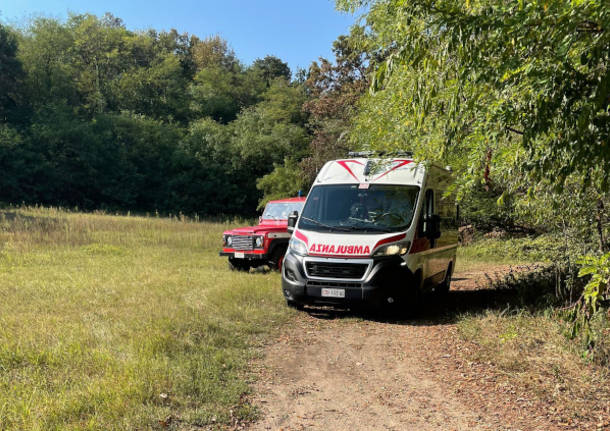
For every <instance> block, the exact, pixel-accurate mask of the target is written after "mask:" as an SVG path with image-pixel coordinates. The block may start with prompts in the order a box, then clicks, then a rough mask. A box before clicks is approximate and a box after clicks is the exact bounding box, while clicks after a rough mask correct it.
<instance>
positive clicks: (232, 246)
mask: <svg viewBox="0 0 610 431" xmlns="http://www.w3.org/2000/svg"><path fill="white" fill-rule="evenodd" d="M304 203H305V198H304V197H300V198H288V199H280V200H277V201H269V203H268V204H267V206H266V207H265V211H263V215H262V216H260V217H259V223H258V226H250V227H240V228H237V229H233V230H228V231H225V232H224V233H223V235H222V245H223V247H222V251H221V252H220V255H221V256H228V257H229V267H230V268H231V269H236V270H242V271H246V270H248V269H250V268H251V267H256V266H260V265H265V264H266V265H269V266H270V267H271V268H272V269H276V270H280V269H281V268H282V261H283V260H284V254H285V253H286V248H287V247H288V241H290V233H289V232H288V230H287V226H288V216H289V215H290V214H292V212H293V211H297V212H299V213H300V212H301V210H302V209H303V204H304Z"/></svg>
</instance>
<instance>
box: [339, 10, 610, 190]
mask: <svg viewBox="0 0 610 431" xmlns="http://www.w3.org/2000/svg"><path fill="white" fill-rule="evenodd" d="M365 3H366V4H367V5H368V6H369V12H368V13H367V17H366V32H365V34H363V35H362V38H363V39H365V40H366V43H368V46H369V49H371V50H372V51H373V52H377V53H381V55H380V58H381V61H379V60H375V61H374V67H375V70H376V72H375V75H374V79H373V82H372V93H371V94H370V95H369V96H367V97H366V98H365V99H364V100H363V101H362V104H361V105H360V106H361V109H360V113H359V114H358V116H357V118H356V120H355V123H354V129H353V133H352V135H351V139H352V141H353V142H358V143H360V144H361V145H364V146H365V147H369V148H378V149H380V148H385V149H396V148H402V147H404V146H405V145H408V146H409V147H410V149H412V150H414V151H415V153H416V155H417V156H418V157H420V158H422V159H429V160H438V161H441V162H443V163H447V162H449V163H450V164H452V165H453V166H454V167H455V169H456V172H457V173H458V174H459V175H458V176H459V184H460V186H461V188H462V190H463V191H465V190H467V189H468V188H473V187H476V185H477V184H479V183H480V182H484V183H485V184H486V185H487V186H489V185H490V184H491V182H495V184H496V185H501V187H502V188H504V189H505V193H513V194H517V195H518V196H520V197H522V198H524V199H527V197H528V196H531V194H530V195H528V194H527V191H528V188H529V186H532V187H534V188H535V187H555V188H557V189H560V188H561V187H562V186H563V185H564V184H566V182H567V181H570V182H571V183H575V182H576V183H578V182H580V183H582V184H583V186H585V187H586V186H587V185H593V186H594V187H596V188H598V189H600V190H606V191H607V190H608V186H609V185H610V183H609V181H610V179H609V176H608V175H607V174H606V173H607V172H608V171H609V170H610V150H609V148H608V138H609V132H610V114H609V103H610V72H609V68H608V65H609V61H608V60H609V58H608V52H610V31H608V28H610V12H609V8H608V7H607V5H605V4H604V2H599V1H576V2H565V1H560V0H555V1H547V2H536V1H520V2H511V1H500V0H498V1H476V2H459V1H454V0H442V1H431V0H426V1H421V2H403V1H399V0H379V1H370V2H369V1H367V2H361V1H352V0H345V1H343V0H340V1H339V2H338V5H339V6H340V7H343V8H355V7H359V6H362V5H363V4H365ZM405 23H408V25H406V24H405ZM571 176H576V177H578V178H571ZM545 178H549V180H550V181H546V180H545Z"/></svg>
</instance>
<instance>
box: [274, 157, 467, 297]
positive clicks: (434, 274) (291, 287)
mask: <svg viewBox="0 0 610 431" xmlns="http://www.w3.org/2000/svg"><path fill="white" fill-rule="evenodd" d="M350 156H352V157H351V158H348V159H344V160H333V161H330V162H328V163H326V164H325V165H324V167H323V168H322V169H321V171H320V172H319V174H318V176H317V178H316V180H315V182H314V184H313V186H312V188H311V190H310V192H309V194H308V195H307V200H306V202H305V206H304V207H303V211H302V213H301V214H297V213H296V212H295V213H293V214H292V215H291V216H290V218H289V220H288V225H289V230H292V231H293V234H292V238H291V240H290V244H289V247H288V250H287V252H286V255H285V258H284V263H283V266H282V290H283V293H284V296H285V298H286V300H287V302H288V304H289V305H292V306H301V305H304V304H314V305H338V306H347V307H349V306H354V305H358V304H364V303H368V304H376V305H382V304H393V306H398V305H400V304H404V303H406V304H407V305H412V304H413V302H414V301H415V298H417V297H418V294H419V293H420V292H422V291H423V290H434V291H438V292H447V291H448V290H449V286H450V283H451V274H452V272H453V269H454V268H455V255H456V249H457V240H458V235H457V233H458V232H457V223H456V222H457V220H456V205H455V200H454V199H452V198H451V197H449V196H447V193H446V191H447V188H448V186H449V185H450V184H451V181H452V177H451V171H450V170H449V169H446V168H441V167H439V166H435V165H434V164H425V163H416V162H415V161H414V160H413V159H411V158H410V157H408V156H403V157H400V156H396V157H389V158H388V157H387V156H383V158H381V157H380V156H378V155H377V156H375V155H372V154H370V153H350Z"/></svg>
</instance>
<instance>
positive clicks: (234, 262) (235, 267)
mask: <svg viewBox="0 0 610 431" xmlns="http://www.w3.org/2000/svg"><path fill="white" fill-rule="evenodd" d="M229 269H230V270H231V271H248V270H250V264H249V263H248V262H247V261H244V260H243V259H234V258H229Z"/></svg>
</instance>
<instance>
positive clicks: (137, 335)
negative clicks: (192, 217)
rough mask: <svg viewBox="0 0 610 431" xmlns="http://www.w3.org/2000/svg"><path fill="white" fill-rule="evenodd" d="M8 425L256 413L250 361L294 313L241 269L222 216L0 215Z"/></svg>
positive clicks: (116, 425) (133, 422) (194, 422)
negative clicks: (250, 396)
mask: <svg viewBox="0 0 610 431" xmlns="http://www.w3.org/2000/svg"><path fill="white" fill-rule="evenodd" d="M0 214H1V215H0V298H1V300H0V429H2V430H45V431H47V430H71V429H74V430H76V429H78V430H81V429H87V430H118V429H121V430H123V429H160V428H164V429H168V428H169V429H192V428H196V427H197V426H203V425H206V424H211V425H214V424H227V423H230V422H231V421H232V420H235V419H247V418H249V417H251V416H252V415H253V414H254V411H253V409H252V407H251V406H249V405H248V404H247V402H245V401H244V399H245V398H244V394H246V393H247V392H248V375H247V372H246V365H247V361H248V360H249V359H251V358H252V356H253V355H254V354H256V346H257V345H259V344H260V342H261V340H262V338H263V337H264V336H265V335H266V334H268V333H269V331H270V330H271V329H272V328H274V327H277V326H279V325H281V324H283V323H284V322H286V319H287V318H288V317H289V316H290V313H291V312H290V311H289V310H288V309H287V308H286V307H285V306H284V304H283V301H282V297H281V295H280V293H279V276H278V275H277V274H275V273H272V274H244V273H235V272H230V271H229V270H228V269H227V264H226V260H225V259H223V258H220V257H219V256H218V249H219V246H220V238H221V232H222V231H223V230H224V229H226V228H227V227H229V226H230V225H229V224H222V223H195V222H190V221H187V220H180V219H161V218H143V217H119V216H109V215H101V214H100V215H96V214H90V215H85V214H76V213H75V214H71V213H66V212H61V211H56V210H52V209H36V208H31V209H21V210H16V211H10V210H9V211H4V212H0Z"/></svg>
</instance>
